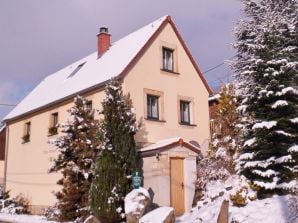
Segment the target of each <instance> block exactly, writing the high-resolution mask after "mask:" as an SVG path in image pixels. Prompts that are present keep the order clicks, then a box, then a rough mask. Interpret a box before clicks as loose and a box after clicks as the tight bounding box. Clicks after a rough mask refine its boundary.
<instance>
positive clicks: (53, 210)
mask: <svg viewBox="0 0 298 223" xmlns="http://www.w3.org/2000/svg"><path fill="white" fill-rule="evenodd" d="M60 214H61V213H60V210H59V208H58V204H57V203H56V204H55V205H54V206H51V207H48V208H46V209H44V212H43V215H44V216H45V217H46V218H47V219H48V220H51V221H58V220H59V215H60Z"/></svg>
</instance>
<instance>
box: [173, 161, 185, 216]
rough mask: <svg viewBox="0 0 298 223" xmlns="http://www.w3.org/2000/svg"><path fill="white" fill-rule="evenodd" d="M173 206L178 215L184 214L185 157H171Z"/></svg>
mask: <svg viewBox="0 0 298 223" xmlns="http://www.w3.org/2000/svg"><path fill="white" fill-rule="evenodd" d="M170 169H171V206H172V207H173V208H174V209H175V214H176V215H182V214H183V213H184V211H185V206H184V168H183V158H171V163H170Z"/></svg>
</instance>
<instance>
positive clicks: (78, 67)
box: [67, 62, 86, 78]
mask: <svg viewBox="0 0 298 223" xmlns="http://www.w3.org/2000/svg"><path fill="white" fill-rule="evenodd" d="M85 63H86V62H84V63H82V64H80V65H78V66H77V67H76V69H74V70H73V72H71V73H70V75H69V76H68V77H67V78H70V77H72V76H74V75H75V74H76V73H77V72H78V71H79V70H80V69H81V68H82V67H83V66H84V65H85Z"/></svg>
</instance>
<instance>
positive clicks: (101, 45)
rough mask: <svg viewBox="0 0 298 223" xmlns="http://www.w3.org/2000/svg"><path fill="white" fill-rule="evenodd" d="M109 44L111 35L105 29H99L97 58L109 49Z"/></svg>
mask: <svg viewBox="0 0 298 223" xmlns="http://www.w3.org/2000/svg"><path fill="white" fill-rule="evenodd" d="M110 44H111V35H110V34H109V30H108V28H107V27H100V29H99V33H98V34H97V53H98V57H100V56H102V55H103V54H104V53H105V52H106V51H107V50H108V49H109V48H110Z"/></svg>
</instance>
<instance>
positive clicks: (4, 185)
mask: <svg viewBox="0 0 298 223" xmlns="http://www.w3.org/2000/svg"><path fill="white" fill-rule="evenodd" d="M8 136H9V127H8V124H7V123H6V136H5V160H4V182H3V191H4V192H6V178H7V157H8V141H9V138H8Z"/></svg>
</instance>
